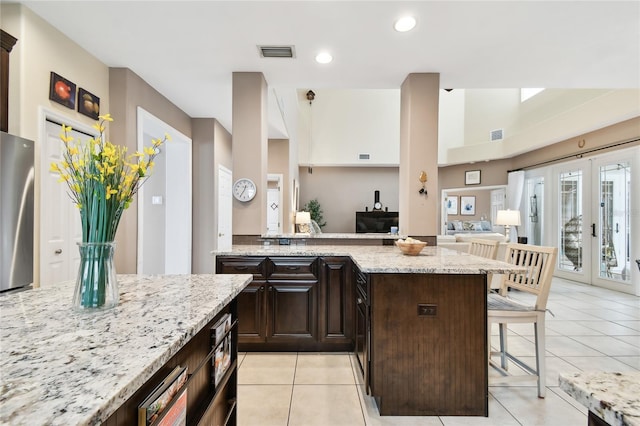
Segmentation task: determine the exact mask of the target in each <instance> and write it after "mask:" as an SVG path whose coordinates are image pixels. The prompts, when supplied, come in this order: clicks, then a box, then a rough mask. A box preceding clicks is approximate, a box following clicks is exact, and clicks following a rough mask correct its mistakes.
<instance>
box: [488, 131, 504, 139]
mask: <svg viewBox="0 0 640 426" xmlns="http://www.w3.org/2000/svg"><path fill="white" fill-rule="evenodd" d="M503 139H504V129H496V130H492V131H491V132H490V133H489V140H490V141H491V142H495V141H501V140H503Z"/></svg>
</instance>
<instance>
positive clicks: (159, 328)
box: [0, 275, 251, 425]
mask: <svg viewBox="0 0 640 426" xmlns="http://www.w3.org/2000/svg"><path fill="white" fill-rule="evenodd" d="M250 281H251V276H250V275H229V276H221V275H175V276H136V275H119V276H118V282H119V286H120V303H119V305H118V306H117V307H115V308H113V309H110V310H103V311H95V312H76V311H74V310H72V308H71V300H72V296H73V290H74V284H75V283H73V282H65V283H60V284H58V285H56V286H55V287H52V288H46V289H34V290H30V291H25V292H21V293H16V294H11V295H6V296H3V297H0V316H1V321H0V389H1V392H0V393H1V395H2V396H1V397H0V424H11V425H14V424H16V425H18V424H20V425H22V424H24V425H44V424H47V425H93V424H101V423H105V424H136V423H137V415H138V413H137V405H138V404H139V402H140V401H141V400H142V399H144V397H145V396H146V395H147V394H149V393H150V392H151V391H152V390H153V389H154V388H155V387H156V385H158V384H159V383H160V382H161V381H162V379H163V378H164V377H165V376H166V375H168V373H169V372H170V371H171V370H172V369H173V368H174V367H175V366H176V365H181V366H187V367H188V373H189V374H190V379H189V381H188V382H187V386H188V388H187V390H188V392H189V402H188V403H187V419H188V420H189V419H190V418H191V420H193V418H194V416H197V417H196V419H198V418H205V417H204V416H205V415H214V416H219V415H220V414H222V415H223V416H226V415H233V413H232V411H233V409H234V408H233V407H232V406H229V404H228V401H235V386H236V381H235V368H236V365H235V356H233V357H232V359H233V362H232V364H231V367H230V368H229V370H228V372H227V375H226V378H225V380H226V382H223V383H221V384H220V386H218V387H216V388H215V389H212V386H211V384H210V382H211V379H210V376H211V362H210V357H211V354H210V331H209V327H210V326H211V325H212V324H213V323H215V321H216V320H217V319H218V318H219V317H220V315H223V314H226V313H230V314H231V315H232V316H233V317H234V318H235V315H236V313H235V300H236V296H237V295H238V294H239V293H240V292H241V291H242V290H243V289H244V288H245V287H246V286H247V284H248V283H249V282H250ZM230 333H232V332H230ZM230 335H232V334H230ZM234 347H235V343H234ZM196 379H197V380H196ZM197 382H202V383H197ZM218 396H220V398H218ZM218 399H224V401H218ZM214 406H215V407H214ZM212 407H213V409H212ZM214 411H217V413H214ZM190 424H191V422H190Z"/></svg>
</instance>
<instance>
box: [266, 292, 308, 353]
mask: <svg viewBox="0 0 640 426" xmlns="http://www.w3.org/2000/svg"><path fill="white" fill-rule="evenodd" d="M317 289H318V281H317V280H313V281H311V280H309V281H297V280H293V281H291V282H287V281H270V282H269V284H268V295H267V298H268V303H267V305H268V307H267V313H268V315H269V318H268V320H267V338H266V341H267V343H285V344H289V345H293V346H296V347H298V348H299V349H298V350H302V349H301V348H302V347H304V345H305V344H307V343H309V344H313V343H315V341H316V340H317V338H316V335H317V331H316V330H317V321H316V319H317V313H316V305H317V300H318V297H317Z"/></svg>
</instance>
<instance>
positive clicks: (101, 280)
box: [73, 242, 120, 310]
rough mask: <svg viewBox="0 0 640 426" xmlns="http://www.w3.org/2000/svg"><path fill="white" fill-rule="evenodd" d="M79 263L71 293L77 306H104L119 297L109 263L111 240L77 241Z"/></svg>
mask: <svg viewBox="0 0 640 426" xmlns="http://www.w3.org/2000/svg"><path fill="white" fill-rule="evenodd" d="M78 248H79V249H80V266H79V267H78V277H77V279H76V289H75V292H74V294H73V307H74V308H75V309H77V310H86V309H88V310H90V309H108V308H112V307H114V306H116V305H117V304H118V301H119V299H120V294H119V293H118V281H117V280H116V268H115V266H114V263H113V253H114V249H115V243H114V242H108V243H78Z"/></svg>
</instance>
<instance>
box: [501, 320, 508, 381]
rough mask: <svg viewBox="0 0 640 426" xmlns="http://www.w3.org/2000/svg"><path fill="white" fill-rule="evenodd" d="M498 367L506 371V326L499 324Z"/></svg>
mask: <svg viewBox="0 0 640 426" xmlns="http://www.w3.org/2000/svg"><path fill="white" fill-rule="evenodd" d="M499 328H500V365H501V366H502V368H503V369H505V370H507V369H508V368H509V366H508V365H507V324H505V323H502V322H501V323H500V324H499Z"/></svg>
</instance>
